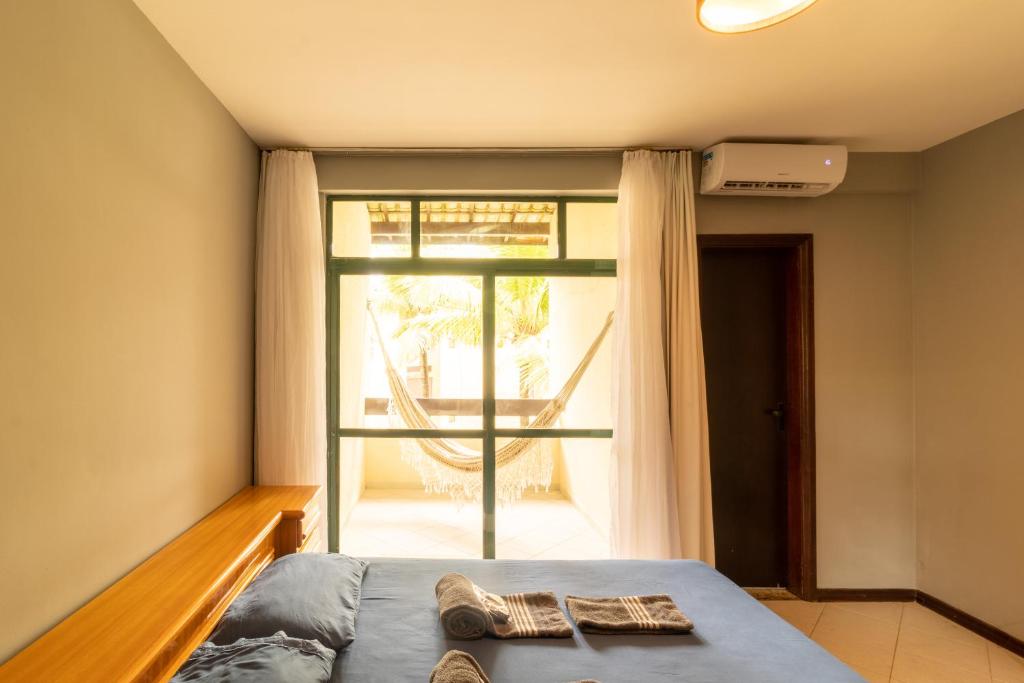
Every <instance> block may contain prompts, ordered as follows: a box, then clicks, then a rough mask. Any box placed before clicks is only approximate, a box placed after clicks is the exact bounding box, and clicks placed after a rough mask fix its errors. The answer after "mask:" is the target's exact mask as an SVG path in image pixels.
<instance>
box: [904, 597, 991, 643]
mask: <svg viewBox="0 0 1024 683" xmlns="http://www.w3.org/2000/svg"><path fill="white" fill-rule="evenodd" d="M903 626H904V628H914V629H917V630H919V631H925V632H927V633H930V634H932V635H935V636H940V637H942V638H948V639H950V640H958V641H962V642H966V643H985V642H988V641H986V640H985V639H984V638H982V637H981V636H979V635H978V634H977V633H974V632H973V631H968V630H967V629H965V628H964V627H963V626H961V625H959V624H956V623H953V622H952V621H950V620H949V619H947V618H945V617H944V616H942V615H941V614H939V613H938V612H933V611H932V610H930V609H928V608H927V607H925V606H924V605H920V604H918V603H915V602H908V603H907V604H906V606H905V607H904V609H903Z"/></svg>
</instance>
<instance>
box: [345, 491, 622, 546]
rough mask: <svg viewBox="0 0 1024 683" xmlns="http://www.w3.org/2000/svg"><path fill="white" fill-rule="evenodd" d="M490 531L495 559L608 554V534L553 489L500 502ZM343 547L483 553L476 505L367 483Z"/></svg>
mask: <svg viewBox="0 0 1024 683" xmlns="http://www.w3.org/2000/svg"><path fill="white" fill-rule="evenodd" d="M495 536H496V538H497V556H498V557H500V558H507V559H533V558H538V559H555V558H557V559H599V558H606V557H608V556H609V546H608V541H607V538H606V537H605V536H604V535H602V534H601V533H600V532H599V531H598V530H597V529H595V528H594V527H593V526H591V524H590V522H589V521H588V520H587V519H586V518H585V517H584V516H583V515H582V514H581V513H580V512H579V510H577V509H576V507H575V506H574V505H573V504H572V503H571V502H570V501H569V500H567V499H565V498H563V497H562V496H561V495H560V494H558V493H556V492H541V493H532V494H528V495H527V496H525V497H524V498H523V499H522V500H520V501H518V502H517V503H515V504H513V505H510V506H502V507H499V508H498V510H497V528H496V529H495ZM341 547H342V551H343V552H347V553H351V554H353V555H364V556H371V557H374V556H375V557H460V558H461V557H466V558H477V557H480V556H481V555H482V554H483V549H482V541H481V512H480V507H479V506H478V505H465V504H464V505H457V504H455V503H454V502H453V501H452V500H451V499H450V498H448V497H447V496H444V495H429V494H426V493H424V492H422V491H414V490H410V491H405V490H401V491H398V490H387V489H368V490H366V491H365V492H364V493H363V495H362V497H361V498H360V500H359V502H358V503H357V504H356V505H355V507H354V508H353V510H352V513H351V515H350V516H349V519H348V521H347V522H346V524H345V526H344V528H343V529H342V531H341ZM445 553H448V554H447V555H446V554H445Z"/></svg>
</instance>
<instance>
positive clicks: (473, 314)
mask: <svg viewBox="0 0 1024 683" xmlns="http://www.w3.org/2000/svg"><path fill="white" fill-rule="evenodd" d="M497 252H498V254H499V257H520V258H522V257H531V256H542V255H544V256H546V255H547V247H532V246H527V247H523V246H514V247H498V248H497ZM492 253H493V252H492ZM480 290H481V280H480V278H477V277H458V276H425V277H424V276H409V275H388V276H385V279H384V288H383V292H382V293H383V296H381V297H380V298H379V299H377V300H376V301H375V302H374V305H375V307H376V308H377V309H378V310H380V311H382V312H388V313H392V314H394V315H397V316H398V319H399V321H400V324H399V327H398V329H397V330H396V332H395V336H396V338H401V337H406V335H409V336H411V337H412V340H413V341H414V343H415V344H416V345H417V346H418V347H419V348H420V349H421V350H423V351H429V350H430V349H432V348H434V347H436V346H438V345H439V344H441V343H442V342H444V341H445V340H447V341H449V342H451V343H453V344H461V345H466V346H478V345H479V344H480V343H481V341H482V339H481V338H482V320H483V310H482V306H481V298H482V297H481V291H480ZM494 299H495V337H496V341H497V344H498V346H499V347H504V346H512V347H513V348H514V349H515V356H516V364H517V366H518V367H519V385H520V395H521V396H523V397H527V396H531V395H532V394H533V391H534V390H536V389H537V388H539V387H543V386H545V385H546V384H547V379H548V364H547V354H546V353H545V349H544V345H543V341H542V338H541V335H542V333H543V332H544V331H545V330H546V329H547V326H548V319H549V318H548V316H549V310H550V304H549V288H548V281H547V278H544V277H538V276H528V277H499V278H496V280H495V291H494ZM406 338H407V339H408V337H406Z"/></svg>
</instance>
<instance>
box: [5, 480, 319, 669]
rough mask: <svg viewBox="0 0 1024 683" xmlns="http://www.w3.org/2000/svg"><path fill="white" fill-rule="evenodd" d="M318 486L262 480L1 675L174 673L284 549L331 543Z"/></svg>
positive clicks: (7, 666)
mask: <svg viewBox="0 0 1024 683" xmlns="http://www.w3.org/2000/svg"><path fill="white" fill-rule="evenodd" d="M318 491H319V487H316V486H255V487H248V488H245V489H242V491H240V492H239V493H238V494H237V495H235V496H234V497H232V498H231V499H230V500H228V501H227V502H226V503H224V504H223V505H221V506H220V507H219V508H217V509H216V510H214V511H213V512H212V513H210V514H209V515H207V516H206V517H204V518H203V519H202V520H201V521H199V523H197V524H196V525H195V526H193V527H192V528H190V529H189V530H188V531H186V532H185V533H183V534H182V535H181V536H179V537H178V538H176V539H174V540H173V541H171V542H170V543H169V544H168V545H166V546H164V547H163V548H162V549H161V550H159V551H158V552H157V553H156V554H155V555H153V556H152V557H150V558H149V559H148V560H146V561H145V562H143V563H142V564H141V565H139V566H138V567H136V568H135V569H134V570H132V571H131V572H130V573H129V574H128V575H127V576H125V577H124V578H122V579H121V580H120V581H118V582H117V583H115V584H114V585H113V586H111V587H110V588H108V589H107V590H105V591H103V592H102V593H101V594H100V595H98V596H97V597H96V598H95V599H93V600H91V601H90V602H88V603H87V604H86V605H85V606H83V607H82V608H81V609H79V610H78V611H76V612H75V613H73V614H72V615H71V616H69V617H68V618H66V619H65V620H64V621H62V622H61V623H59V624H57V626H55V627H54V628H53V629H51V630H50V631H48V632H47V633H45V634H44V635H43V636H42V637H41V638H39V639H38V640H36V641H35V642H34V643H32V644H31V645H29V646H28V647H27V648H25V649H24V650H22V651H21V652H19V653H18V654H17V655H15V656H14V657H13V658H12V659H11V660H9V661H8V662H7V663H6V664H4V665H3V666H0V681H47V682H52V681H97V682H100V681H102V682H103V683H108V682H111V681H166V680H168V679H170V678H171V676H173V675H174V673H175V671H177V670H178V668H179V667H180V666H181V664H182V663H183V662H184V661H185V660H186V659H187V658H188V656H189V654H190V653H191V652H192V650H194V649H195V648H196V647H198V646H199V644H200V643H202V642H203V641H204V640H205V639H206V638H207V636H209V634H210V632H211V631H212V630H213V628H214V626H216V624H217V621H218V620H219V619H220V617H221V615H222V614H223V613H224V610H225V609H227V606H228V605H229V604H230V603H231V601H232V600H234V598H235V597H236V596H237V595H238V594H239V593H240V592H241V591H242V590H243V589H244V588H245V587H246V586H247V585H249V582H251V581H252V580H253V578H255V577H256V575H257V574H259V573H260V571H262V569H263V568H264V567H266V566H267V565H268V564H270V562H271V561H273V560H274V559H275V558H277V557H281V556H282V555H287V554H289V553H294V552H303V551H307V550H316V549H319V548H320V545H321V532H320V527H321V524H320V510H319V506H318V503H317V499H318V495H317V494H318Z"/></svg>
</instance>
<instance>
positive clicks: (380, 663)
mask: <svg viewBox="0 0 1024 683" xmlns="http://www.w3.org/2000/svg"><path fill="white" fill-rule="evenodd" d="M317 501H318V497H317V488H316V487H311V486H306V487H303V486H290V487H288V486H282V487H264V486H261V487H247V488H246V489H243V490H242V491H241V492H239V493H238V494H237V495H235V496H234V497H232V498H231V499H230V500H229V501H227V502H226V503H225V504H224V505H222V506H221V507H220V508H218V509H217V510H215V511H214V512H212V513H210V515H208V516H207V517H206V518H204V519H203V520H201V521H200V522H199V523H197V524H196V525H195V526H193V527H192V528H190V529H189V530H188V531H186V532H185V533H183V534H182V535H181V536H179V537H178V538H177V539H175V540H174V541H172V542H171V543H169V544H168V545H167V546H165V547H164V548H163V549H161V550H160V551H159V552H157V553H156V554H155V555H153V556H152V557H150V558H149V559H148V560H146V561H145V562H143V563H142V564H141V565H139V566H138V567H136V568H135V569H134V570H132V571H131V572H129V573H128V574H127V575H126V576H125V577H123V578H122V579H120V580H119V581H117V582H116V583H115V584H113V585H112V586H111V587H110V588H108V589H107V590H105V591H104V592H103V593H101V594H100V595H98V596H97V597H95V598H94V599H93V600H90V601H89V602H88V603H87V604H86V605H84V606H83V607H82V608H80V609H79V610H77V611H76V612H74V613H73V614H71V615H70V616H68V617H67V618H66V619H64V620H63V621H62V622H61V623H60V624H58V625H57V626H55V627H54V628H53V629H51V630H50V631H48V632H47V633H46V634H44V635H43V636H41V637H40V638H39V639H38V640H36V641H35V642H34V643H32V644H30V645H29V646H28V647H26V648H25V649H24V650H23V651H21V652H20V653H18V654H17V655H15V656H14V657H13V658H12V659H10V660H9V661H7V662H6V663H4V664H2V665H0V680H3V681H6V680H11V681H48V682H55V683H56V682H60V681H69V682H70V681H73V682H74V683H83V682H91V681H96V682H97V683H108V682H109V681H166V680H168V679H169V678H170V677H171V675H172V674H173V673H174V672H175V671H177V669H178V667H180V666H181V664H182V663H183V662H184V661H185V660H186V659H187V658H188V656H189V654H190V653H191V652H192V651H193V650H194V649H195V648H196V647H197V646H198V645H199V644H200V643H202V642H203V641H204V640H205V639H206V638H207V637H208V636H209V635H210V633H211V632H212V631H213V629H214V627H215V626H216V625H217V622H218V620H219V619H220V618H221V615H222V614H223V613H224V611H225V610H226V609H227V606H228V604H229V603H230V602H231V601H232V600H233V599H234V598H235V597H236V596H237V595H239V594H240V593H241V591H242V590H244V589H245V588H246V587H247V586H248V585H249V583H250V582H251V581H252V580H253V578H254V577H255V576H257V575H258V574H260V573H261V572H262V570H263V569H264V568H265V567H266V566H267V565H269V564H270V562H272V561H273V560H274V559H276V558H281V557H284V556H287V555H290V554H292V553H296V552H303V551H312V550H315V549H316V547H317V545H318V544H317V539H318V538H319V533H320V531H319V529H320V519H321V517H320V512H319V508H318V504H317ZM448 571H458V572H462V573H464V574H466V575H467V576H469V577H470V578H471V579H472V580H474V581H476V582H477V583H478V584H480V585H481V586H484V587H485V588H487V589H489V590H491V591H493V592H498V593H510V592H519V591H534V590H551V591H554V592H555V593H556V594H557V595H558V597H559V599H560V600H562V599H564V597H565V595H566V594H567V593H575V594H580V595H588V594H589V595H615V594H620V595H624V594H636V593H668V594H669V595H671V596H672V597H673V598H674V599H675V601H676V602H677V603H678V605H679V607H680V608H681V609H682V610H683V611H684V612H685V613H686V614H687V615H688V616H689V617H690V618H691V619H692V620H693V621H694V623H695V629H694V632H693V633H692V634H689V635H683V636H621V635H620V636H593V635H581V634H580V633H579V632H578V631H577V632H576V634H575V636H574V638H573V639H571V640H570V639H565V640H536V639H532V640H504V641H497V640H489V639H485V640H479V641H472V642H466V641H454V640H448V639H446V638H445V636H444V633H443V631H442V630H441V626H440V622H439V618H438V611H437V602H436V600H435V598H434V584H435V583H436V581H437V579H438V578H439V577H440V576H441V575H442V574H444V573H445V572H448ZM453 648H458V649H463V650H466V651H468V652H470V653H471V654H473V655H474V656H475V657H476V658H477V659H478V660H479V662H480V664H481V665H483V667H484V669H485V670H486V671H487V673H488V674H489V675H490V677H491V680H492V681H494V683H512V682H515V681H523V682H526V681H529V682H531V683H546V682H551V683H568V682H569V681H576V680H579V679H582V678H595V679H597V680H600V681H601V682H602V683H621V682H623V681H629V682H634V681H635V682H643V681H679V682H696V681H701V682H706V683H727V682H728V683H740V682H745V681H756V682H757V683H774V682H776V681H779V682H781V681H786V682H789V681H808V682H811V681H813V682H814V683H846V682H851V683H852V682H853V681H862V680H863V679H861V678H860V677H859V676H857V675H856V674H855V673H854V672H852V671H851V670H850V669H848V668H846V667H845V666H844V665H843V664H841V663H840V662H838V661H837V660H836V659H834V658H833V657H832V656H831V655H829V654H828V653H827V652H825V651H824V650H822V649H821V648H820V647H818V646H817V645H816V644H815V643H813V642H812V641H811V640H809V639H808V638H806V637H804V635H803V634H801V633H800V632H799V631H797V630H796V629H794V628H792V627H791V626H789V625H788V624H786V623H785V622H784V621H783V620H782V619H780V618H778V617H777V616H775V614H773V613H772V612H771V611H770V610H768V609H766V608H765V607H763V606H761V605H760V604H758V603H757V601H755V600H753V599H752V598H750V597H749V596H748V595H747V594H746V593H745V592H744V591H742V590H741V589H740V588H738V587H736V585H735V584H733V583H732V582H731V581H729V580H728V579H726V578H725V577H724V576H722V575H721V574H719V573H718V572H716V571H715V570H714V569H712V568H711V567H709V566H707V565H705V564H703V563H700V562H689V561H669V562H653V561H615V560H602V561H508V560H425V559H424V560H397V559H378V560H371V562H370V565H369V568H368V569H367V571H366V575H365V578H364V581H363V585H362V601H361V605H360V609H359V613H358V617H357V622H356V637H355V641H354V642H353V643H352V644H351V645H349V646H348V647H347V648H346V649H344V650H342V651H341V653H340V654H339V655H338V657H337V659H336V660H335V664H334V668H333V671H332V674H333V677H332V680H333V681H334V682H335V683H339V682H341V681H345V682H346V683H366V682H375V681H381V682H384V681H386V682H387V683H403V682H405V681H419V682H425V681H426V680H427V678H428V676H429V673H430V670H431V669H432V668H433V667H434V665H435V664H436V663H437V661H438V660H439V659H440V658H441V656H442V655H443V654H444V653H445V652H446V651H448V650H449V649H453Z"/></svg>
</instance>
